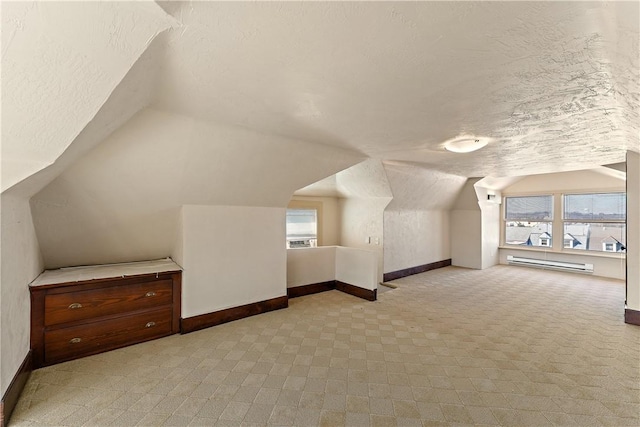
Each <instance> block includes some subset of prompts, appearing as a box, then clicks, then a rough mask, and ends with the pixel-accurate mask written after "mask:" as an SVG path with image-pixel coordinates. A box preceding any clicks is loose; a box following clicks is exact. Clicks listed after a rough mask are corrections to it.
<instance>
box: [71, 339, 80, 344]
mask: <svg viewBox="0 0 640 427" xmlns="http://www.w3.org/2000/svg"><path fill="white" fill-rule="evenodd" d="M80 341H82V338H71V339H70V340H69V343H70V344H78V343H79V342H80Z"/></svg>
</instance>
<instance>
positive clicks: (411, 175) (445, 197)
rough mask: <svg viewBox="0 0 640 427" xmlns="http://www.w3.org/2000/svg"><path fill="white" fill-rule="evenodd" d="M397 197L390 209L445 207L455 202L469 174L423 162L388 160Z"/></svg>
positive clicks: (390, 179) (435, 209)
mask: <svg viewBox="0 0 640 427" xmlns="http://www.w3.org/2000/svg"><path fill="white" fill-rule="evenodd" d="M384 169H385V171H386V173H387V177H388V179H389V185H390V186H391V192H392V193H393V200H392V201H391V203H390V204H389V206H387V211H394V210H417V211H418V210H419V211H445V210H450V209H451V208H452V207H453V204H454V203H455V201H456V199H457V197H458V194H459V193H460V190H462V187H463V186H464V184H465V182H466V181H467V178H465V177H463V176H459V175H451V174H448V173H444V172H439V171H436V170H432V169H425V168H424V167H422V166H419V165H414V164H409V163H401V162H391V161H386V162H384Z"/></svg>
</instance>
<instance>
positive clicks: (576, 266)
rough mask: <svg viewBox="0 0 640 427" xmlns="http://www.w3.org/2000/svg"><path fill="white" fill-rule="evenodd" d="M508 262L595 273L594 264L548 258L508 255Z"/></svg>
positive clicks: (526, 265)
mask: <svg viewBox="0 0 640 427" xmlns="http://www.w3.org/2000/svg"><path fill="white" fill-rule="evenodd" d="M507 263H508V264H510V265H523V266H525V267H535V268H543V269H550V270H560V271H573V272H577V273H593V264H580V263H574V262H564V261H551V260H546V259H534V258H523V257H517V256H513V255H507Z"/></svg>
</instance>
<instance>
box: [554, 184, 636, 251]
mask: <svg viewBox="0 0 640 427" xmlns="http://www.w3.org/2000/svg"><path fill="white" fill-rule="evenodd" d="M558 194H559V197H560V203H561V218H560V221H561V224H562V231H563V233H564V232H565V230H566V228H565V226H566V224H623V225H624V227H625V232H626V226H627V215H626V214H627V212H626V210H625V212H624V219H623V220H619V219H617V220H612V219H593V218H588V219H587V218H585V219H566V218H565V205H566V197H567V196H580V195H597V194H623V195H624V197H625V205H626V202H627V201H626V197H627V192H626V191H566V192H561V193H558ZM625 240H626V239H625ZM611 244H612V245H613V250H611V251H609V250H606V249H605V247H606V245H607V243H604V242H603V243H602V245H601V246H600V248H599V249H588V248H586V249H577V248H575V246H572V247H571V248H563V250H566V249H568V251H567V252H571V253H587V254H598V253H607V254H619V253H622V254H626V251H620V252H618V251H616V250H615V244H614V243H611ZM625 246H626V243H625Z"/></svg>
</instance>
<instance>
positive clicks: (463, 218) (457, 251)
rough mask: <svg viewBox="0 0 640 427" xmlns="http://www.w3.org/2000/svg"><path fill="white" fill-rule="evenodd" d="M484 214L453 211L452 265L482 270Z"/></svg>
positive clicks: (473, 211) (476, 211)
mask: <svg viewBox="0 0 640 427" xmlns="http://www.w3.org/2000/svg"><path fill="white" fill-rule="evenodd" d="M482 246H483V241H482V212H480V210H479V209H478V210H461V209H456V210H452V211H451V264H452V265H455V266H458V267H466V268H475V269H482Z"/></svg>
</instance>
